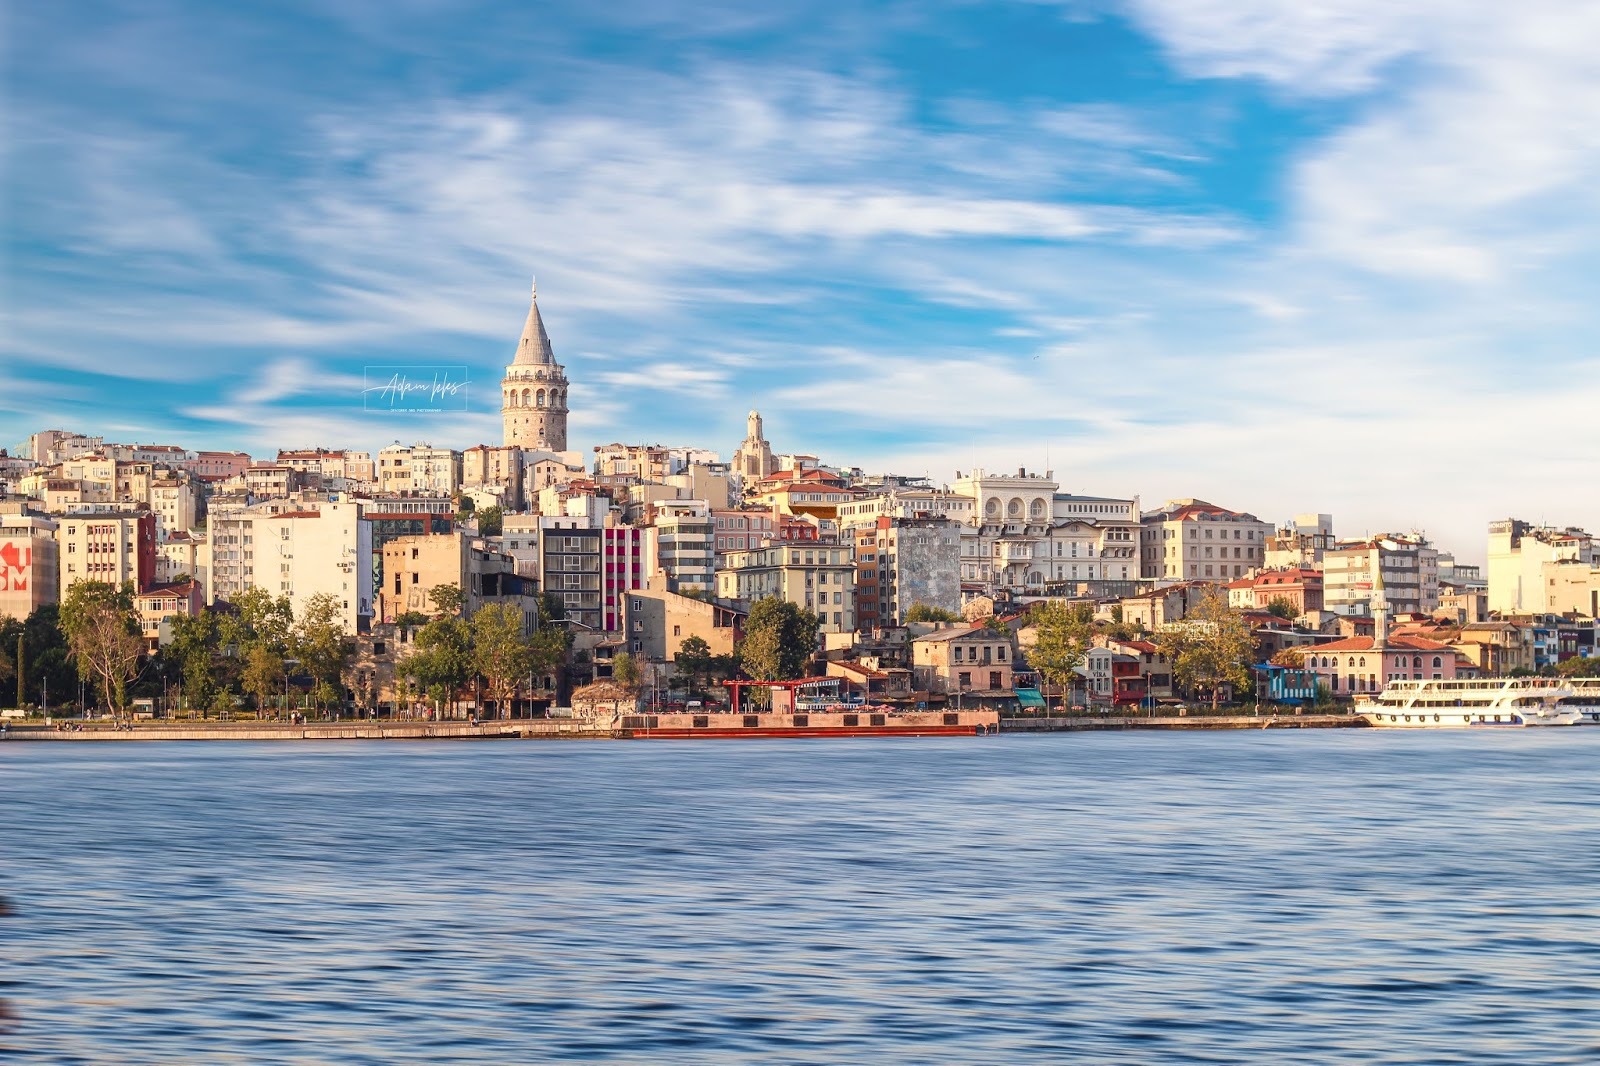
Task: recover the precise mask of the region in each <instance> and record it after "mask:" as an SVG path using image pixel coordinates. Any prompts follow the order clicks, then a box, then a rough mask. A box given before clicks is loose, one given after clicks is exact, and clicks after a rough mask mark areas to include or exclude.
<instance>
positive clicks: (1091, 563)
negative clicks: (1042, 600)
mask: <svg viewBox="0 0 1600 1066" xmlns="http://www.w3.org/2000/svg"><path fill="white" fill-rule="evenodd" d="M953 488H954V489H955V491H956V492H957V493H959V494H961V495H964V496H967V497H969V498H970V499H971V500H972V501H973V507H972V510H971V512H970V513H971V517H970V518H968V519H967V523H968V524H967V527H966V528H965V529H964V530H963V531H962V540H961V580H962V582H963V583H964V584H965V585H966V586H967V588H968V590H969V591H973V592H982V593H984V594H987V595H993V594H994V593H995V592H998V591H1002V590H1011V591H1023V592H1034V593H1043V592H1045V591H1046V590H1047V589H1048V588H1049V587H1051V586H1058V587H1059V586H1068V587H1071V588H1072V590H1074V591H1078V590H1081V591H1087V592H1091V593H1097V592H1102V591H1105V592H1110V591H1115V590H1121V591H1126V588H1125V587H1123V583H1132V582H1136V581H1138V579H1139V561H1138V556H1137V550H1138V531H1139V500H1138V498H1137V497H1134V498H1132V499H1120V498H1116V497H1109V496H1081V495H1075V494H1072V493H1064V492H1059V491H1058V485H1057V482H1056V480H1055V477H1054V474H1053V472H1052V471H1048V470H1047V471H1045V474H1044V476H1043V477H1041V476H1039V475H1038V474H1031V473H1029V472H1027V471H1026V470H1018V471H1017V473H1016V474H1015V475H1009V474H989V473H986V472H985V471H982V470H976V471H973V473H972V474H971V475H969V476H966V477H963V476H961V475H959V474H958V475H957V477H956V481H955V484H954V486H953ZM1107 583H1113V584H1111V585H1108V584H1107Z"/></svg>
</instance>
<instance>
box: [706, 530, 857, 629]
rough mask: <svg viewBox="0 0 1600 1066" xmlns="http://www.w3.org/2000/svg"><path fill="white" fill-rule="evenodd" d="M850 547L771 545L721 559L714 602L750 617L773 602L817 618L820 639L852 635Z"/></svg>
mask: <svg viewBox="0 0 1600 1066" xmlns="http://www.w3.org/2000/svg"><path fill="white" fill-rule="evenodd" d="M854 554H855V553H854V549H853V547H852V546H851V545H849V544H837V543H835V544H825V543H808V544H804V545H802V544H798V543H796V544H773V545H769V546H767V547H765V548H756V549H754V550H751V551H742V552H741V551H734V552H729V553H728V554H727V555H725V556H723V568H722V569H721V570H719V571H717V598H718V599H721V600H730V601H733V602H735V603H737V604H738V605H739V607H740V608H741V609H742V610H746V611H748V610H749V609H750V606H751V605H752V604H754V603H755V601H756V600H760V599H766V598H767V597H769V596H777V597H779V598H780V599H784V600H787V601H788V602H790V603H792V604H794V605H796V606H797V607H804V608H806V609H807V610H809V611H812V612H814V613H815V614H816V615H817V619H818V621H819V622H820V623H821V625H820V629H821V631H822V632H823V633H849V632H851V631H852V630H854V629H855V625H856V622H855V618H856V612H855V607H856V605H855V592H856V588H855V575H856V568H855V558H854Z"/></svg>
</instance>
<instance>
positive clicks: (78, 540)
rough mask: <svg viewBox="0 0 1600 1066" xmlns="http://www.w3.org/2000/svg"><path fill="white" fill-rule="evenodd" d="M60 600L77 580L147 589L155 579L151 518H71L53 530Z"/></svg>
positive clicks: (146, 513)
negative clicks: (131, 585)
mask: <svg viewBox="0 0 1600 1066" xmlns="http://www.w3.org/2000/svg"><path fill="white" fill-rule="evenodd" d="M56 545H57V551H56V558H57V560H58V562H59V577H60V597H61V598H62V599H65V598H66V595H67V590H68V589H69V588H71V587H72V586H73V585H74V584H76V583H77V582H79V581H83V580H90V581H106V582H109V583H111V584H113V585H121V584H122V583H124V582H129V581H131V582H132V583H133V587H134V591H136V592H137V591H141V590H143V589H147V588H149V587H150V586H151V584H153V583H154V582H155V579H156V517H155V515H153V514H151V513H150V512H149V511H130V512H106V513H103V514H75V515H67V516H65V517H63V518H62V519H61V521H60V524H59V525H58V526H57V528H56Z"/></svg>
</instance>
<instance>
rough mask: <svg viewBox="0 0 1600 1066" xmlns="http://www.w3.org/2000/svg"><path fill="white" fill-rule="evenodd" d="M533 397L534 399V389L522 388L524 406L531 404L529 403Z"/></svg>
mask: <svg viewBox="0 0 1600 1066" xmlns="http://www.w3.org/2000/svg"><path fill="white" fill-rule="evenodd" d="M532 399H533V390H532V389H523V390H522V406H524V407H527V406H529V403H530V402H531V401H532Z"/></svg>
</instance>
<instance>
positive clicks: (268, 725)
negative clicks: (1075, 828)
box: [4, 714, 1365, 743]
mask: <svg viewBox="0 0 1600 1066" xmlns="http://www.w3.org/2000/svg"><path fill="white" fill-rule="evenodd" d="M67 724H70V725H72V726H74V727H75V728H71V729H59V728H57V726H56V725H55V724H45V723H39V722H23V723H15V722H13V723H10V724H9V726H8V728H7V729H6V731H5V738H4V739H5V740H6V741H84V742H95V743H98V742H109V741H145V740H579V739H589V740H596V739H609V738H612V737H615V736H617V733H616V731H615V729H614V728H613V726H612V722H611V720H610V719H609V718H520V719H510V720H504V721H486V722H478V723H472V722H455V721H447V722H407V721H401V722H372V721H365V722H311V723H306V724H294V725H291V724H289V723H285V722H164V721H141V722H137V723H135V725H134V726H133V728H132V729H129V728H127V727H126V726H123V727H122V728H120V729H118V728H115V727H113V726H112V724H111V723H110V722H88V723H85V724H83V725H82V728H76V726H77V725H78V723H77V722H75V721H74V722H70V723H67ZM1364 724H1365V723H1364V722H1362V721H1361V719H1360V718H1357V717H1355V716H1353V715H1348V714H1262V715H1237V714H1236V715H1213V714H1195V715H1184V716H1175V715H1174V716H1162V717H1145V716H1139V717H1124V716H1111V715H1095V716H1073V717H1061V718H1003V719H1001V720H1000V729H1001V731H1002V732H1006V733H1060V732H1084V731H1099V730H1126V729H1152V730H1216V729H1343V728H1352V727H1359V726H1362V725H1364Z"/></svg>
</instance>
